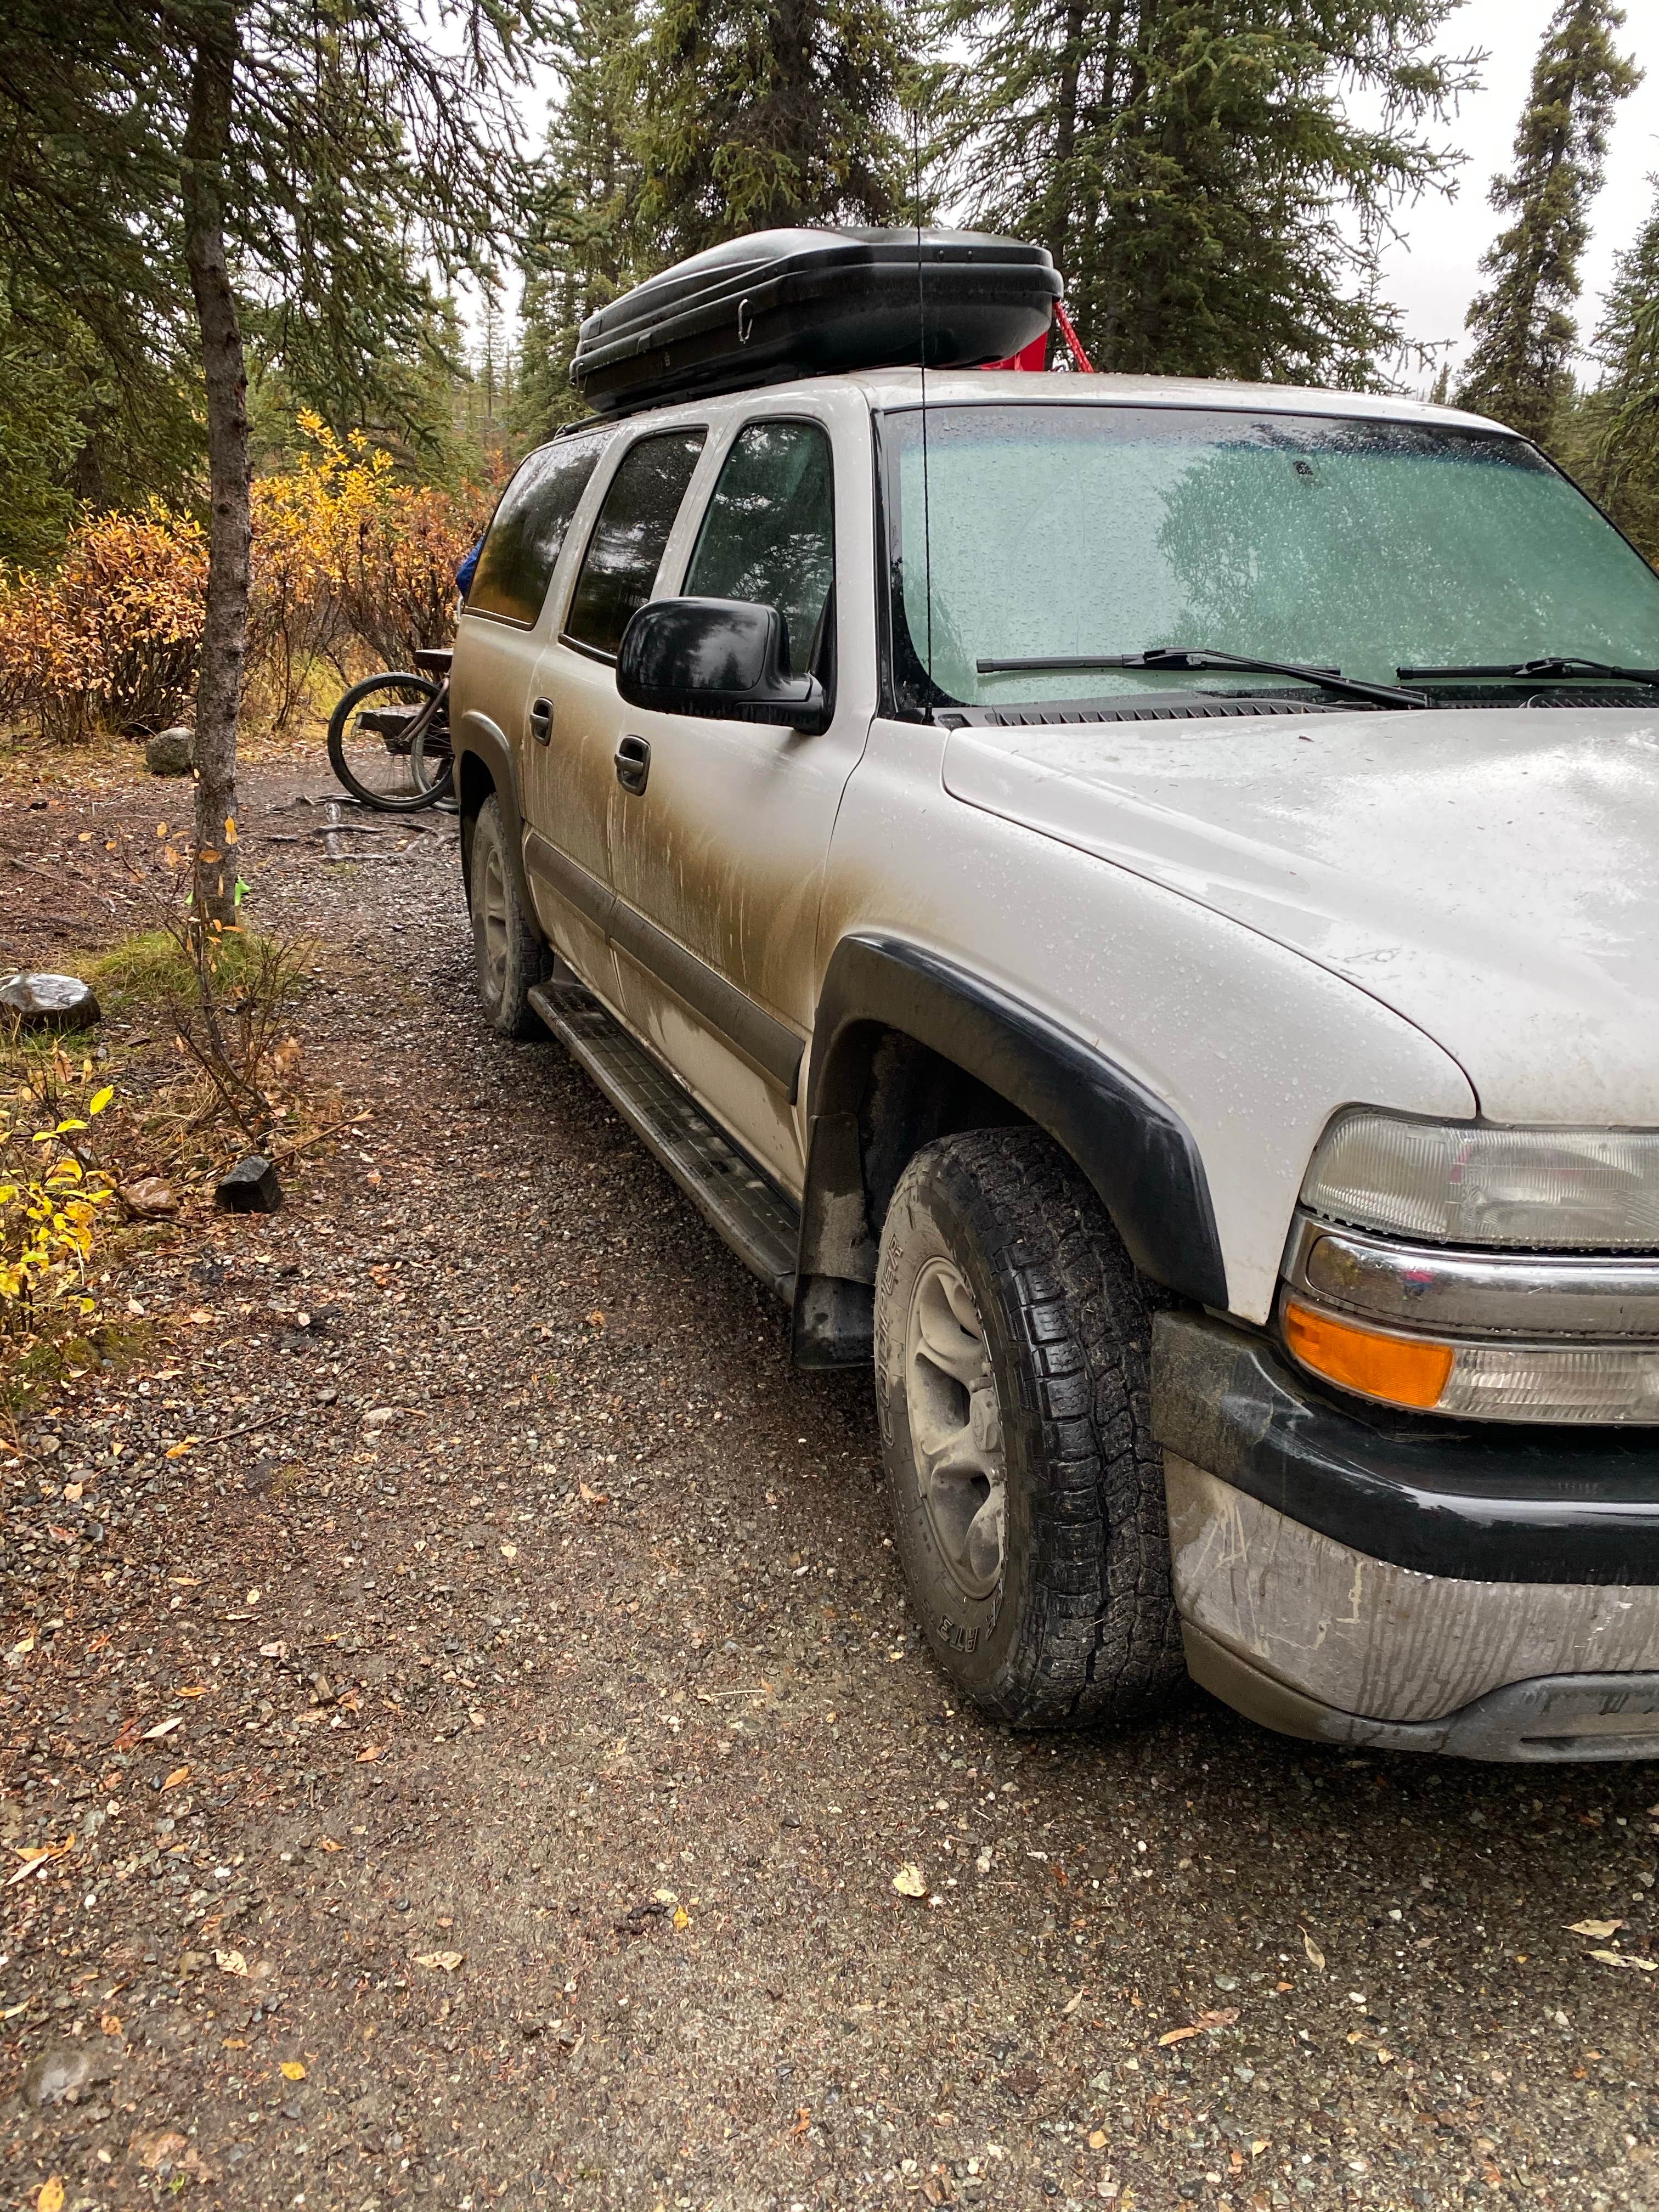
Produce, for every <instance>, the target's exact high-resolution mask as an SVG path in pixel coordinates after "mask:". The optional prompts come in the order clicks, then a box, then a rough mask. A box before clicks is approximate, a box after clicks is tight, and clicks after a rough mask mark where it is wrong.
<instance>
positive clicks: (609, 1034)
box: [529, 983, 800, 1305]
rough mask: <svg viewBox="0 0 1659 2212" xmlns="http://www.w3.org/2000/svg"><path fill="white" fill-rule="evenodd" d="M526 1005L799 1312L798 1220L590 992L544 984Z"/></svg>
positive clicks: (712, 1221) (714, 1223) (744, 1257)
mask: <svg viewBox="0 0 1659 2212" xmlns="http://www.w3.org/2000/svg"><path fill="white" fill-rule="evenodd" d="M529 995H530V1003H531V1005H532V1006H533V1007H534V1008H535V1010H536V1012H538V1014H539V1015H540V1017H541V1018H542V1019H543V1021H544V1022H545V1023H546V1024H547V1026H548V1028H549V1029H550V1030H552V1032H553V1034H554V1036H556V1037H557V1038H558V1040H559V1042H561V1044H562V1045H563V1046H564V1047H565V1048H566V1050H567V1051H568V1053H569V1054H570V1055H571V1057H572V1058H573V1059H574V1060H577V1061H578V1062H579V1063H580V1065H581V1066H583V1067H585V1068H586V1071H587V1073H589V1074H590V1075H591V1076H592V1079H593V1080H594V1082H595V1083H597V1084H598V1085H599V1089H600V1090H601V1091H603V1092H604V1093H605V1097H607V1098H608V1099H609V1100H610V1102H611V1104H612V1105H613V1106H614V1107H615V1108H616V1109H617V1112H618V1113H619V1114H620V1115H622V1117H623V1121H626V1122H628V1123H629V1126H630V1127H632V1128H633V1130H634V1131H635V1133H636V1134H637V1135H638V1136H639V1137H641V1139H643V1140H644V1142H645V1145H646V1147H647V1150H648V1151H649V1152H652V1153H653V1155H654V1156H655V1158H657V1159H658V1160H659V1162H660V1163H661V1164H662V1165H663V1166H664V1167H665V1168H666V1169H667V1170H668V1172H669V1174H670V1175H671V1176H673V1178H674V1180H675V1182H677V1183H678V1185H679V1187H680V1188H681V1189H682V1190H683V1191H684V1193H685V1194H686V1196H687V1197H688V1198H689V1199H690V1201H691V1203H692V1204H693V1206H696V1209H697V1211H698V1212H699V1213H701V1214H702V1218H703V1219H704V1220H705V1221H706V1222H708V1225H709V1227H710V1228H711V1229H712V1230H714V1232H715V1234H716V1235H717V1236H718V1237H721V1238H723V1239H724V1241H725V1242H726V1243H727V1244H729V1245H730V1246H731V1248H732V1250H733V1251H734V1252H735V1253H736V1254H737V1255H738V1259H739V1260H741V1261H743V1263H744V1266H745V1267H750V1268H752V1269H753V1270H754V1272H755V1273H756V1274H757V1275H758V1276H759V1277H760V1279H761V1280H762V1281H763V1283H765V1284H766V1285H768V1287H769V1289H771V1290H773V1291H775V1292H776V1293H777V1295H778V1297H781V1299H782V1300H783V1302H784V1304H786V1305H790V1304H793V1302H794V1296H795V1252H796V1248H797V1244H798V1243H799V1234H800V1213H799V1209H798V1208H797V1207H796V1206H793V1205H792V1204H791V1203H790V1201H789V1200H788V1199H787V1198H786V1197H785V1196H784V1194H783V1193H782V1192H781V1190H780V1189H779V1188H777V1186H776V1185H775V1183H774V1182H771V1180H770V1179H769V1177H768V1176H765V1175H763V1173H762V1172H761V1170H760V1169H759V1168H757V1166H756V1165H755V1164H754V1162H753V1161H752V1160H751V1159H750V1158H749V1157H748V1156H747V1154H746V1153H744V1152H739V1151H738V1148H737V1146H735V1145H734V1144H732V1142H731V1140H730V1139H728V1138H726V1137H725V1136H723V1135H722V1134H721V1133H720V1131H719V1130H718V1129H717V1128H716V1127H714V1123H713V1122H712V1121H710V1120H709V1119H708V1115H706V1114H704V1112H703V1111H702V1108H701V1107H700V1106H699V1105H698V1104H697V1102H696V1099H695V1098H693V1097H691V1096H690V1093H689V1092H688V1091H684V1090H683V1089H682V1088H681V1087H680V1085H678V1083H677V1082H676V1081H675V1080H674V1079H673V1078H672V1077H671V1075H670V1074H669V1073H667V1071H666V1069H665V1068H664V1067H663V1066H661V1064H660V1063H659V1061H658V1060H654V1059H653V1057H652V1055H651V1054H649V1053H648V1052H647V1050H646V1048H645V1047H644V1046H643V1045H642V1044H639V1043H636V1042H635V1040H634V1038H632V1037H631V1036H629V1034H628V1032H627V1030H624V1029H623V1027H622V1026H621V1024H619V1023H617V1022H615V1021H613V1020H612V1019H611V1016H610V1015H609V1014H608V1013H606V1012H605V1008H604V1007H603V1006H601V1005H600V1004H599V1000H597V999H596V998H594V997H593V996H592V993H591V992H588V991H585V990H583V989H582V987H581V986H580V984H575V983H568V984H567V983H543V984H538V985H537V986H536V987H535V988H534V989H532V991H531V993H530V994H529Z"/></svg>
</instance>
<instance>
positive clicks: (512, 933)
mask: <svg viewBox="0 0 1659 2212" xmlns="http://www.w3.org/2000/svg"><path fill="white" fill-rule="evenodd" d="M471 883H472V954H473V961H474V964H475V966H476V969H477V978H478V996H479V997H480V998H481V999H482V1000H483V1009H484V1012H485V1013H486V1014H487V1015H488V1017H489V1024H490V1026H491V1028H492V1029H496V1030H500V1031H501V1035H502V1036H516V1037H522V1036H534V1035H535V1033H536V1030H537V1029H538V1026H539V1024H538V1022H537V1019H536V1014H535V1010H534V1009H533V1008H532V1006H531V1004H530V991H531V988H532V985H534V984H537V983H539V982H540V981H542V979H543V977H544V976H545V975H547V973H548V971H549V966H550V963H549V959H548V955H547V948H546V947H545V945H543V943H542V941H541V939H540V938H539V937H538V936H537V934H536V931H535V928H534V926H533V925H532V921H531V919H530V916H529V915H528V914H527V913H526V911H525V908H524V903H523V902H522V900H521V899H520V896H519V885H518V878H517V876H516V874H515V872H514V871H513V866H512V864H511V860H510V858H509V855H508V853H507V832H506V829H505V826H504V825H503V823H502V821H501V807H500V805H499V804H498V803H497V801H496V799H495V793H493V792H492V793H490V795H489V798H488V799H485V801H484V803H483V805H482V806H481V807H480V808H479V810H478V818H477V821H476V822H475V823H474V824H473V826H472V857H471Z"/></svg>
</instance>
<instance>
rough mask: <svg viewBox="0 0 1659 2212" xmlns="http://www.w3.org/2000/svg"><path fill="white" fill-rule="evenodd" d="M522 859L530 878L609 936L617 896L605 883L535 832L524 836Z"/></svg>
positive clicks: (539, 833)
mask: <svg viewBox="0 0 1659 2212" xmlns="http://www.w3.org/2000/svg"><path fill="white" fill-rule="evenodd" d="M524 857H525V862H526V866H527V867H528V868H529V870H530V872H531V874H532V876H534V877H536V878H538V881H540V882H542V883H544V884H547V886H548V888H549V889H550V890H553V891H556V893H557V895H558V896H559V897H560V898H562V900H563V901H564V902H565V903H566V905H567V906H574V908H575V909H576V911H577V913H578V914H580V915H586V918H587V920H588V921H591V922H592V924H593V926H594V927H595V928H596V929H602V930H604V931H605V933H606V935H607V936H608V935H609V934H610V930H611V914H612V912H613V911H614V909H615V908H616V904H617V894H616V893H615V891H613V890H611V886H610V884H605V883H601V882H600V880H599V878H598V877H597V876H596V875H593V874H592V873H590V872H589V871H588V870H587V869H586V868H585V867H583V866H582V865H581V863H580V861H579V860H572V859H571V858H570V856H569V854H568V853H562V852H561V851H560V850H559V848H558V847H557V846H556V845H550V844H549V842H548V841H547V839H546V838H545V837H544V836H543V835H542V833H541V831H540V830H539V829H532V831H531V832H530V834H529V835H528V836H526V839H525V841H524Z"/></svg>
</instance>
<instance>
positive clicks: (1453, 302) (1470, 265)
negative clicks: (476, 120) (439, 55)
mask: <svg viewBox="0 0 1659 2212" xmlns="http://www.w3.org/2000/svg"><path fill="white" fill-rule="evenodd" d="M1557 4H1558V0H1464V4H1463V5H1462V7H1461V8H1460V9H1458V10H1457V11H1456V12H1455V14H1454V15H1452V17H1451V18H1450V20H1449V22H1448V24H1447V26H1446V30H1445V33H1444V36H1443V40H1442V41H1441V43H1442V45H1443V47H1444V48H1445V50H1446V51H1447V52H1455V53H1461V52H1468V51H1471V50H1474V51H1484V52H1485V53H1486V60H1485V61H1484V62H1483V63H1482V64H1481V65H1480V79H1481V88H1480V91H1478V92H1475V93H1473V94H1470V95H1469V96H1468V98H1467V99H1465V100H1464V101H1463V103H1462V106H1461V108H1460V110H1459V112H1457V113H1456V114H1455V116H1453V117H1452V118H1451V119H1450V122H1449V125H1446V126H1445V127H1444V128H1443V130H1442V131H1440V132H1438V133H1437V137H1440V139H1441V140H1442V141H1443V143H1447V144H1449V145H1452V146H1455V147H1456V148H1457V149H1460V150H1461V152H1462V155H1463V156H1464V159H1463V161H1462V167H1460V169H1459V170H1458V173H1457V177H1458V189H1457V194H1456V197H1455V198H1453V199H1450V200H1448V199H1446V198H1444V197H1443V196H1442V195H1440V194H1439V193H1431V194H1429V195H1427V196H1425V197H1424V198H1423V199H1421V200H1419V202H1418V203H1417V204H1416V205H1415V206H1413V207H1407V208H1404V209H1401V210H1398V211H1397V214H1396V218H1395V219H1396V222H1398V225H1399V228H1400V229H1401V233H1402V234H1403V235H1402V238H1401V242H1400V244H1398V245H1397V246H1392V247H1390V248H1389V251H1388V252H1387V254H1386V256H1385V257H1384V261H1383V289H1384V291H1385V294H1386V295H1387V296H1388V297H1389V298H1391V299H1393V300H1395V301H1397V302H1398V304H1399V305H1400V307H1401V308H1402V310H1403V311H1404V313H1405V318H1406V331H1407V336H1408V337H1411V338H1413V339H1415V340H1417V341H1419V343H1424V344H1437V343H1441V342H1443V341H1445V340H1451V341H1453V342H1454V346H1453V351H1452V355H1451V358H1452V360H1453V362H1456V361H1457V360H1458V358H1459V357H1460V356H1461V355H1462V350H1463V343H1464V340H1463V317H1464V314H1465V313H1466V312H1467V310H1468V304H1469V301H1470V299H1471V298H1472V296H1473V295H1474V292H1475V291H1476V290H1477V289H1478V288H1479V285H1480V256H1481V255H1482V254H1483V253H1484V252H1486V248H1487V246H1490V245H1491V243H1492V239H1493V236H1494V235H1495V234H1496V230H1497V227H1498V215H1497V213H1496V211H1495V210H1493V208H1492V206H1491V205H1490V204H1489V203H1488V201H1487V198H1486V191H1487V187H1488V185H1490V184H1491V182H1492V178H1493V176H1494V175H1495V174H1496V173H1498V171H1499V170H1501V169H1505V168H1507V167H1508V166H1509V163H1510V155H1511V149H1512V148H1513V144H1514V140H1515V126H1516V123H1517V121H1518V120H1519V118H1520V114H1521V108H1522V103H1523V101H1524V100H1525V99H1526V95H1527V87H1528V79H1529V78H1530V76H1531V73H1532V65H1533V62H1534V58H1535V57H1536V55H1537V52H1538V45H1539V41H1540V40H1541V38H1542V36H1543V33H1544V27H1545V25H1546V24H1547V22H1548V21H1549V19H1550V17H1551V15H1552V14H1553V12H1554V9H1555V7H1556V5H1557ZM1625 4H1626V15H1627V20H1626V24H1625V27H1624V29H1623V30H1622V31H1621V32H1620V51H1621V52H1624V53H1626V54H1628V55H1630V56H1631V57H1632V58H1633V59H1634V60H1635V62H1636V64H1637V65H1638V67H1639V68H1640V69H1642V70H1644V71H1645V73H1646V74H1645V76H1644V82H1642V83H1641V84H1640V85H1639V86H1638V88H1637V89H1636V91H1635V92H1634V93H1632V95H1631V96H1630V98H1629V99H1628V100H1625V101H1624V102H1623V103H1622V104H1621V106H1620V109H1619V112H1618V117H1617V119H1616V121H1615V123H1614V125H1613V137H1612V143H1611V147H1610V149H1609V154H1608V160H1607V183H1606V185H1605V186H1604V187H1603V190H1602V191H1601V197H1600V198H1599V199H1598V200H1597V202H1596V204H1595V209H1594V210H1593V211H1592V215H1591V223H1590V229H1591V237H1590V245H1589V252H1588V253H1587V254H1586V256H1585V261H1584V267H1583V279H1584V290H1583V297H1582V299H1581V301H1580V303H1579V315H1578V323H1579V330H1580V332H1581V334H1582V335H1583V337H1584V338H1585V339H1586V340H1588V339H1589V336H1590V334H1591V332H1592V331H1594V330H1595V325H1596V321H1597V318H1598V315H1599V312H1600V307H1601V294H1602V292H1603V290H1604V289H1605V288H1606V286H1607V280H1608V277H1609V276H1610V275H1611V273H1612V269H1613V257H1614V255H1615V254H1616V253H1618V252H1620V249H1621V248H1622V247H1624V246H1628V245H1629V244H1630V242H1631V240H1632V238H1633V237H1634V236H1635V234H1636V231H1637V228H1638V225H1639V224H1640V223H1641V222H1642V221H1643V219H1644V216H1645V215H1646V214H1647V212H1648V210H1649V209H1650V207H1651V206H1652V204H1653V186H1652V185H1650V183H1649V181H1648V179H1649V177H1650V174H1651V173H1653V172H1656V171H1659V0H1625ZM554 84H555V80H554V78H553V76H552V73H551V72H550V71H549V70H537V71H536V73H535V83H534V87H533V88H532V89H530V90H528V91H527V92H526V96H525V98H524V100H523V101H522V108H521V112H522V113H523V115H524V118H525V125H526V134H527V136H528V137H529V138H530V140H531V142H532V143H534V144H539V143H540V141H541V138H542V134H543V132H544V130H545V129H546V121H547V109H548V100H549V95H550V93H551V92H552V90H553V89H554ZM515 304H516V302H515Z"/></svg>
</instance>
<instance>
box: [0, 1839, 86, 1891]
mask: <svg viewBox="0 0 1659 2212" xmlns="http://www.w3.org/2000/svg"><path fill="white" fill-rule="evenodd" d="M74 1848H75V1838H74V1837H73V1836H65V1837H64V1840H63V1842H62V1843H61V1844H29V1845H28V1846H27V1848H26V1849H25V1850H21V1851H19V1853H18V1854H17V1856H18V1857H19V1858H21V1860H22V1862H23V1863H22V1865H21V1866H20V1867H19V1868H18V1869H17V1871H16V1873H15V1874H14V1875H9V1876H8V1877H7V1880H6V1887H7V1888H8V1889H9V1888H10V1887H12V1884H13V1883H14V1882H19V1881H27V1880H28V1878H29V1876H30V1875H32V1874H39V1873H40V1872H41V1871H42V1870H43V1869H45V1868H46V1867H49V1866H50V1865H51V1864H52V1861H53V1860H54V1859H61V1858H62V1857H64V1855H65V1854H66V1853H67V1852H69V1851H72V1850H74Z"/></svg>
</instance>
